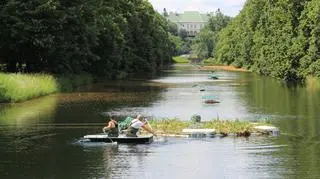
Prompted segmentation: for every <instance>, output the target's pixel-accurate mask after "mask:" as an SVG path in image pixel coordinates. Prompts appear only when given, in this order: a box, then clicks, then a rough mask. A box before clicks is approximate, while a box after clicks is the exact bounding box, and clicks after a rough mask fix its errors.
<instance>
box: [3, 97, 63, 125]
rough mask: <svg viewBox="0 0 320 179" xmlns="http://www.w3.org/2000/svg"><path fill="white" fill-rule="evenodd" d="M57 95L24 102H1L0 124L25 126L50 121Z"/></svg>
mask: <svg viewBox="0 0 320 179" xmlns="http://www.w3.org/2000/svg"><path fill="white" fill-rule="evenodd" d="M56 106H57V97H56V96H55V95H51V96H46V97H42V98H37V99H34V100H30V101H27V102H24V103H16V104H1V105H0V125H1V124H2V125H3V124H7V125H8V124H15V125H17V126H18V127H26V126H30V125H33V124H34V123H37V122H40V121H41V122H50V121H52V119H53V116H54V114H55V109H56Z"/></svg>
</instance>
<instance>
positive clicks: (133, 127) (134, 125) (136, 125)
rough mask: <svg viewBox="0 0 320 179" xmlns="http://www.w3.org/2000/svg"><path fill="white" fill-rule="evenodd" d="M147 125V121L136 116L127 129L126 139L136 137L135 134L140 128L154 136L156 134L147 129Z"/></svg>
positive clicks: (140, 116)
mask: <svg viewBox="0 0 320 179" xmlns="http://www.w3.org/2000/svg"><path fill="white" fill-rule="evenodd" d="M148 125H149V122H148V121H147V119H144V117H143V116H142V115H138V116H137V118H136V119H133V120H132V121H131V123H130V125H129V127H128V130H127V134H126V136H127V137H138V136H137V132H138V131H139V129H140V128H143V129H144V130H146V131H148V132H150V133H151V134H153V135H154V136H156V134H155V133H154V132H153V131H152V129H150V127H147V126H148Z"/></svg>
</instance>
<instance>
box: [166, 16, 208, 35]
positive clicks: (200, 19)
mask: <svg viewBox="0 0 320 179" xmlns="http://www.w3.org/2000/svg"><path fill="white" fill-rule="evenodd" d="M210 16H211V15H210V14H201V13H199V12H198V11H185V12H184V13H174V12H170V13H169V14H168V16H167V18H168V19H169V20H170V21H171V22H173V23H175V24H177V26H178V30H179V31H180V30H181V29H184V30H186V31H187V33H188V36H189V37H194V36H196V35H197V34H198V33H199V32H200V30H201V29H202V28H203V27H204V26H205V24H206V23H207V22H208V20H209V18H210Z"/></svg>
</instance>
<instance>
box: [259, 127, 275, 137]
mask: <svg viewBox="0 0 320 179" xmlns="http://www.w3.org/2000/svg"><path fill="white" fill-rule="evenodd" d="M254 129H256V130H258V131H260V132H263V133H267V134H272V135H273V136H278V135H279V134H280V131H279V129H278V128H276V127H273V126H256V127H254Z"/></svg>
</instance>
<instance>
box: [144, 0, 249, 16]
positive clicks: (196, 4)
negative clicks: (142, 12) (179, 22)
mask: <svg viewBox="0 0 320 179" xmlns="http://www.w3.org/2000/svg"><path fill="white" fill-rule="evenodd" d="M245 1H246V0H149V2H150V3H151V4H152V5H153V8H154V9H156V10H157V11H158V12H160V13H162V12H163V9H164V8H166V10H167V12H170V11H172V12H179V13H181V12H184V11H200V12H202V13H206V12H214V11H216V10H217V9H218V8H220V10H221V12H222V13H223V14H225V15H228V16H232V17H234V16H236V15H238V14H239V12H240V10H241V9H242V7H243V5H244V3H245Z"/></svg>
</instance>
